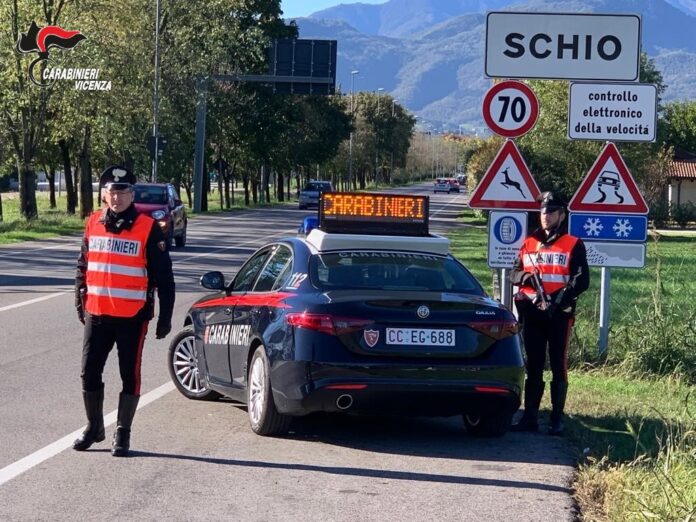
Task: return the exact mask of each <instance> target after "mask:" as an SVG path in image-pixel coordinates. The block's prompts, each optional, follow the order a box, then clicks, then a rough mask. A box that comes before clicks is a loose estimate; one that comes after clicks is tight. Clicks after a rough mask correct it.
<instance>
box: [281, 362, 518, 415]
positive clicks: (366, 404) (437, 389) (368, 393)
mask: <svg viewBox="0 0 696 522" xmlns="http://www.w3.org/2000/svg"><path fill="white" fill-rule="evenodd" d="M298 365H300V366H301V368H299V367H296V366H298ZM282 366H283V369H282V370H280V369H279V371H281V373H282V374H285V375H283V376H282V377H281V378H280V379H276V377H280V376H279V375H278V376H277V375H272V379H271V380H272V382H273V387H274V399H275V402H276V406H277V408H278V410H279V411H280V412H281V413H284V414H288V415H306V414H308V413H312V412H318V411H324V412H341V411H343V412H347V413H362V414H370V413H371V414H374V413H389V414H392V413H394V414H411V415H424V416H450V415H458V414H461V413H469V414H478V413H491V412H501V413H503V412H506V413H513V412H515V411H516V410H517V409H518V408H519V406H520V397H521V393H522V387H523V383H524V368H522V367H489V368H485V367H483V368H482V367H478V368H467V367H452V366H446V367H445V366H443V367H432V366H428V367H413V366H410V367H401V368H395V367H394V366H388V367H387V366H385V367H377V366H369V367H368V366H361V367H358V366H347V365H335V364H331V365H329V364H317V363H298V362H289V363H285V364H283V365H282ZM274 373H276V372H274ZM290 374H295V376H296V378H295V379H293V378H288V377H289V375H290ZM300 375H303V376H304V378H300ZM293 381H294V383H293ZM300 381H302V382H300ZM291 383H293V384H294V385H292V386H289V385H291Z"/></svg>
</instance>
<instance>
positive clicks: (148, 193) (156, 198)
mask: <svg viewBox="0 0 696 522" xmlns="http://www.w3.org/2000/svg"><path fill="white" fill-rule="evenodd" d="M135 202H136V203H152V204H154V205H164V204H166V203H167V189H166V188H164V187H139V186H137V185H136V187H135Z"/></svg>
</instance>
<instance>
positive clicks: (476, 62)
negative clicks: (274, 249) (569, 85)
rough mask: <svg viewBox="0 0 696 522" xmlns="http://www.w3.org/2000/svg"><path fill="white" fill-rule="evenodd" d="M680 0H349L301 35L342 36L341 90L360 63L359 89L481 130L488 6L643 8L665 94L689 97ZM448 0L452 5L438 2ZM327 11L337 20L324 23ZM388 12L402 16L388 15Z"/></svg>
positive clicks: (694, 59) (691, 42)
mask: <svg viewBox="0 0 696 522" xmlns="http://www.w3.org/2000/svg"><path fill="white" fill-rule="evenodd" d="M679 2H681V3H683V4H687V6H688V4H689V3H694V4H696V0H671V1H670V2H667V1H666V0H529V1H526V2H510V1H509V0H390V1H389V2H387V3H385V4H378V5H367V4H343V5H340V6H336V7H333V8H329V9H325V10H323V11H319V12H317V13H314V14H313V15H311V17H309V18H300V19H297V23H298V26H299V28H300V36H301V37H302V38H328V39H336V40H338V55H339V58H338V72H337V83H338V84H339V85H340V86H341V87H340V88H341V90H342V92H344V93H345V92H348V91H349V87H350V85H351V84H350V82H351V74H350V71H352V70H359V71H360V73H359V74H357V75H356V76H355V77H354V78H353V83H354V87H355V90H370V91H376V90H377V89H378V88H384V89H385V91H386V92H389V93H390V94H391V95H392V96H394V97H395V98H396V99H397V100H399V103H401V104H402V105H404V106H405V107H407V108H408V109H409V110H410V111H412V112H413V113H414V114H416V115H417V116H419V118H420V119H421V121H428V122H430V124H431V125H432V126H433V127H436V128H445V129H448V130H458V129H461V128H462V127H463V128H465V129H467V130H468V131H469V132H476V131H479V130H480V131H484V130H485V129H484V125H483V121H482V117H481V114H480V113H481V108H480V105H481V101H482V99H483V95H484V93H485V91H486V90H487V88H488V87H489V86H490V85H491V81H490V79H487V78H485V77H484V74H483V58H484V39H485V12H486V11H488V10H504V11H528V12H588V13H589V12H601V13H608V14H610V13H631V12H634V13H635V12H639V13H640V14H641V16H642V20H643V23H642V40H643V50H644V51H645V52H646V53H647V54H648V55H649V56H650V57H651V58H653V59H654V61H655V64H656V66H657V68H658V69H659V70H660V71H661V72H662V74H663V78H664V80H665V83H666V85H667V90H666V92H665V94H664V96H663V101H671V100H675V99H693V98H694V97H695V95H694V94H693V93H692V91H693V87H692V86H693V85H696V39H695V38H693V33H694V29H696V17H694V16H690V15H688V14H686V13H685V12H684V11H683V10H680V9H679V8H677V7H676V6H675V5H674V4H675V3H679ZM443 6H445V7H447V9H440V8H441V7H443ZM467 9H468V10H469V11H467V12H461V11H462V10H467ZM327 13H328V14H331V15H332V16H336V17H337V19H333V20H327V19H326V18H325V17H326V16H327ZM354 13H358V15H357V17H355V16H353V15H354ZM385 13H387V14H389V13H398V16H396V15H394V16H392V18H390V19H389V20H387V19H386V18H385V16H386V15H385ZM387 22H388V23H387ZM356 26H357V27H356ZM370 33H371V34H370ZM346 86H348V88H346Z"/></svg>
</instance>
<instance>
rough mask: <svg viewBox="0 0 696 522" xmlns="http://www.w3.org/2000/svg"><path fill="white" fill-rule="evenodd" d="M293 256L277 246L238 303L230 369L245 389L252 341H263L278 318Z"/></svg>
mask: <svg viewBox="0 0 696 522" xmlns="http://www.w3.org/2000/svg"><path fill="white" fill-rule="evenodd" d="M291 263H292V252H291V250H290V248H289V247H288V246H287V245H282V244H278V245H275V246H274V247H273V248H272V249H271V251H270V255H269V258H268V260H267V261H266V263H265V264H264V266H263V268H262V270H261V272H260V274H259V276H258V277H257V278H256V281H255V282H254V285H253V287H252V288H251V289H250V291H249V292H247V293H246V294H245V295H244V296H243V297H242V298H240V299H239V300H238V301H237V304H236V306H235V311H234V325H233V326H232V332H231V333H230V368H231V371H232V380H233V382H234V383H235V385H239V386H246V365H247V358H248V353H249V339H250V337H251V336H252V335H253V334H254V333H257V332H258V333H259V335H261V336H262V337H263V335H264V333H265V332H267V329H268V328H269V325H271V324H272V323H273V322H274V321H275V319H276V317H277V316H276V314H277V308H276V306H277V304H278V299H277V298H278V292H277V288H279V285H278V279H279V277H283V276H284V274H285V275H286V276H287V277H289V270H288V266H290V265H291Z"/></svg>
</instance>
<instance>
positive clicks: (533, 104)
mask: <svg viewBox="0 0 696 522" xmlns="http://www.w3.org/2000/svg"><path fill="white" fill-rule="evenodd" d="M538 117H539V100H537V97H536V94H534V91H532V89H530V88H529V87H528V86H527V85H526V84H524V83H522V82H516V81H512V80H506V81H504V82H499V83H496V84H495V85H494V86H493V87H491V88H490V89H488V92H486V95H485V96H484V97H483V119H484V120H485V121H486V125H488V127H489V128H490V129H491V130H492V131H493V132H495V133H496V134H498V135H500V136H504V137H505V138H518V137H520V136H522V135H523V134H526V133H527V132H529V131H530V130H532V127H534V124H535V123H536V121H537V118H538Z"/></svg>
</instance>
